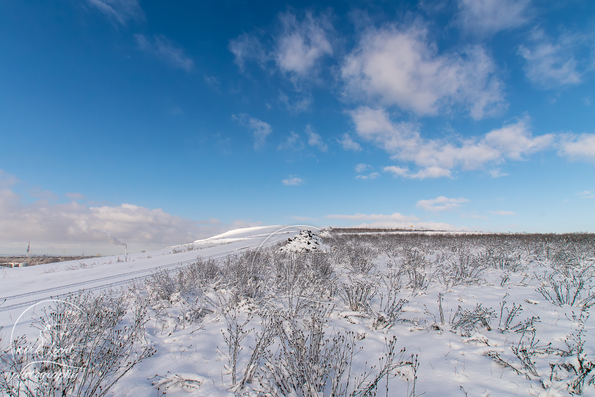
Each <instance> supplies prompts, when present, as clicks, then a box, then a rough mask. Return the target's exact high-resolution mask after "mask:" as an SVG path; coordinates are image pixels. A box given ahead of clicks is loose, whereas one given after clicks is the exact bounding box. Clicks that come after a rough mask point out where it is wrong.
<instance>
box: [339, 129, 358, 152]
mask: <svg viewBox="0 0 595 397" xmlns="http://www.w3.org/2000/svg"><path fill="white" fill-rule="evenodd" d="M337 141H338V142H339V143H340V144H341V146H343V149H345V150H354V151H356V152H359V151H360V150H362V147H361V146H360V144H359V143H357V142H355V141H354V140H353V139H351V137H350V136H349V134H347V133H345V134H343V138H342V139H338V140H337Z"/></svg>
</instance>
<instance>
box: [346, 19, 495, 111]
mask: <svg viewBox="0 0 595 397" xmlns="http://www.w3.org/2000/svg"><path fill="white" fill-rule="evenodd" d="M495 71H496V67H495V65H494V62H493V61H492V60H491V58H490V57H489V56H488V55H487V54H486V52H485V51H484V49H483V48H481V47H479V46H475V47H469V48H468V49H467V50H466V51H465V52H464V53H461V54H444V55H439V54H438V53H437V50H436V44H435V43H432V42H430V40H429V39H428V38H427V30H426V29H424V28H421V27H419V26H411V27H409V28H408V29H404V30H403V29H401V30H399V29H397V28H396V27H394V26H392V27H387V28H384V29H370V30H368V31H367V32H366V33H365V34H364V35H363V36H362V38H361V40H360V42H359V45H358V47H357V48H356V49H355V50H354V51H353V52H352V53H351V54H350V55H348V56H347V57H346V59H345V62H344V63H343V65H342V68H341V75H342V78H343V80H344V82H345V95H346V96H348V97H349V98H352V99H354V100H356V99H359V98H361V97H362V96H364V97H365V98H367V99H368V101H371V102H374V103H377V104H380V105H382V106H391V105H397V106H399V107H400V108H401V109H404V110H407V111H412V112H414V113H416V114H418V115H436V114H438V113H440V112H450V111H451V110H452V109H453V108H454V107H455V106H459V107H462V108H463V109H465V110H466V111H468V112H469V113H470V115H471V117H473V118H474V119H481V118H483V117H485V116H486V115H491V114H494V113H495V112H497V111H499V110H500V109H502V108H503V107H504V101H503V97H502V92H501V88H500V85H501V83H500V81H499V80H498V79H497V78H496V77H495V76H494V73H495Z"/></svg>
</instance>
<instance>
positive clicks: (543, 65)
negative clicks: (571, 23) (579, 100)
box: [518, 29, 583, 88]
mask: <svg viewBox="0 0 595 397" xmlns="http://www.w3.org/2000/svg"><path fill="white" fill-rule="evenodd" d="M580 41H581V38H580V37H579V36H576V35H569V34H565V35H562V36H560V37H559V38H558V40H557V42H552V41H551V40H550V39H549V38H548V37H546V35H545V33H544V32H543V31H542V30H539V29H538V30H535V31H533V34H532V36H531V40H530V42H529V43H527V44H526V45H521V46H520V47H519V51H518V53H519V55H520V56H522V57H523V58H524V59H525V74H526V75H527V78H529V80H530V81H531V82H532V83H533V84H534V85H536V86H538V87H540V88H558V87H562V86H568V85H573V84H578V83H580V82H581V81H582V75H583V72H581V71H579V64H578V62H577V60H576V59H575V56H574V54H575V52H576V50H577V47H578V45H579V43H580Z"/></svg>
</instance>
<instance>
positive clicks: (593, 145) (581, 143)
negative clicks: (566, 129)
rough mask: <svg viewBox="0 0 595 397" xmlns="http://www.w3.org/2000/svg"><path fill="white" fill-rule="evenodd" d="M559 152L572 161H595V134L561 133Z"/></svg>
mask: <svg viewBox="0 0 595 397" xmlns="http://www.w3.org/2000/svg"><path fill="white" fill-rule="evenodd" d="M558 154H559V155H560V156H564V157H567V158H568V159H569V160H572V161H578V160H586V161H590V162H595V134H580V135H576V134H570V133H567V134H561V135H560V141H559V143H558Z"/></svg>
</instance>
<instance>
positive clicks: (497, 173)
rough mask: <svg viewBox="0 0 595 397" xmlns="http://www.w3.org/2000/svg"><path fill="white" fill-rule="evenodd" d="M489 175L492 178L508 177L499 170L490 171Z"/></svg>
mask: <svg viewBox="0 0 595 397" xmlns="http://www.w3.org/2000/svg"><path fill="white" fill-rule="evenodd" d="M488 174H490V176H491V177H492V178H500V177H501V176H506V175H508V174H507V173H505V172H502V171H501V170H500V169H499V168H492V169H491V170H488Z"/></svg>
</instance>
